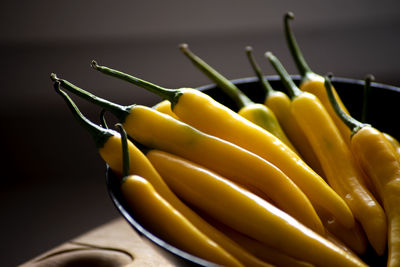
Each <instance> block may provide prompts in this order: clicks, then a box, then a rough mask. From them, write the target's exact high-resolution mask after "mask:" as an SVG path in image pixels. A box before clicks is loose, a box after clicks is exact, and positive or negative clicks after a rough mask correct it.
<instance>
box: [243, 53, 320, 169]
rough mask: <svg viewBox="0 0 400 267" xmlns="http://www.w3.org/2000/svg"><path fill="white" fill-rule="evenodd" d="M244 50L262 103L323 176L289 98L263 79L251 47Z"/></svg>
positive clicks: (307, 161) (308, 162) (306, 158)
mask: <svg viewBox="0 0 400 267" xmlns="http://www.w3.org/2000/svg"><path fill="white" fill-rule="evenodd" d="M246 51H247V57H248V59H249V61H250V63H251V66H252V68H253V70H254V72H255V73H256V75H257V77H258V80H259V81H260V85H261V87H262V88H263V89H264V91H265V100H264V104H265V105H266V106H267V107H269V108H270V109H271V110H272V111H273V112H274V114H275V115H276V117H277V119H278V121H279V123H280V125H281V126H282V129H283V131H284V132H285V133H286V135H287V136H288V137H289V140H290V141H291V142H292V143H293V145H294V147H295V148H296V150H297V151H298V152H299V153H300V156H301V157H302V159H303V160H304V161H305V162H306V163H307V164H308V165H309V166H310V167H311V168H312V169H313V170H314V171H315V172H316V173H318V174H319V175H320V176H321V177H324V172H323V170H322V167H321V164H320V163H319V160H318V157H317V156H316V155H315V152H314V150H313V149H312V147H311V145H310V142H309V141H308V139H307V137H306V136H305V135H304V133H303V130H301V128H300V126H299V125H298V124H297V122H296V120H295V119H294V117H293V115H292V113H291V111H290V98H289V97H288V95H287V94H285V93H284V92H282V91H277V90H274V89H273V88H272V86H271V84H270V83H269V82H268V80H266V79H264V76H263V74H262V72H261V69H260V67H259V66H258V64H257V62H256V60H255V59H254V57H253V55H252V51H253V49H252V47H250V46H248V47H247V48H246Z"/></svg>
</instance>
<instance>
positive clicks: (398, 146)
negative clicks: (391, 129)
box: [383, 133, 400, 156]
mask: <svg viewBox="0 0 400 267" xmlns="http://www.w3.org/2000/svg"><path fill="white" fill-rule="evenodd" d="M383 135H384V136H385V137H386V139H387V140H388V141H389V142H390V143H391V144H392V146H393V147H394V149H395V150H396V153H397V155H399V156H400V143H399V141H398V140H397V139H396V138H394V137H393V136H391V135H390V134H388V133H383Z"/></svg>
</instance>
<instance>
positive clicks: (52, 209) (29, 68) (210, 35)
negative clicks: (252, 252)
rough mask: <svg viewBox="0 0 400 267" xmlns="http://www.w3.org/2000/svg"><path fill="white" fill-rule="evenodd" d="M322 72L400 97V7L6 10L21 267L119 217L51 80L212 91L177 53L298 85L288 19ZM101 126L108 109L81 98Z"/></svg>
mask: <svg viewBox="0 0 400 267" xmlns="http://www.w3.org/2000/svg"><path fill="white" fill-rule="evenodd" d="M289 10H291V11H293V12H294V13H295V15H296V19H295V20H294V22H293V28H294V30H295V32H296V36H297V38H298V41H299V43H300V45H301V47H302V49H303V52H304V54H305V56H306V58H307V60H308V62H309V64H310V65H311V67H312V68H313V69H314V70H315V71H316V72H318V73H321V74H325V73H326V72H328V71H330V72H333V73H334V74H335V75H336V76H344V77H350V78H357V79H363V78H364V76H365V74H367V73H373V74H374V75H375V77H376V80H377V81H378V82H384V83H389V84H392V85H397V86H400V79H399V73H400V72H399V69H400V68H399V60H400V55H399V52H398V48H399V43H400V39H399V38H400V37H399V36H400V34H399V27H400V16H399V15H400V9H399V4H398V1H371V0H369V1H344V0H339V1H338V0H337V1H316V0H312V1H262V0H251V1H238V0H235V1H228V0H219V1H211V0H203V1H184V0H169V1H161V0H160V1H157V0H150V1H149V0H147V1H93V0H90V1H49V0H45V1H23V2H22V3H21V2H20V1H2V4H1V8H0V88H1V97H0V99H1V102H0V103H1V104H0V122H1V131H0V140H1V155H2V157H1V179H0V190H1V191H0V210H1V211H2V212H1V220H0V236H1V240H2V242H1V243H2V245H1V249H0V261H1V262H2V264H1V265H2V266H14V265H16V264H19V263H23V262H25V261H27V260H29V259H31V258H32V257H34V256H36V255H38V254H40V253H42V252H44V251H46V250H48V249H50V248H52V247H54V246H56V245H59V244H61V243H63V242H65V241H67V240H69V239H71V238H74V237H76V236H77V235H80V234H82V233H84V232H86V231H88V230H89V229H91V228H93V227H95V226H99V225H101V224H103V223H106V222H108V221H109V220H111V219H113V218H116V217H118V216H119V214H118V213H117V211H116V210H115V209H114V207H113V205H112V203H111V201H110V199H109V197H108V195H107V190H106V187H105V182H104V179H105V175H104V174H105V165H104V163H103V162H102V160H101V158H100V157H99V156H98V155H97V152H96V149H95V146H94V144H93V142H92V140H91V139H90V136H89V135H88V134H87V133H86V132H85V130H83V129H82V128H80V126H79V125H78V124H77V123H76V122H75V121H74V119H73V117H72V116H71V114H70V112H69V111H68V109H67V107H66V105H65V104H64V102H63V101H62V99H61V98H60V97H59V96H58V95H57V94H56V93H55V92H54V91H53V88H52V83H51V81H50V73H52V72H55V73H57V75H58V76H60V77H62V78H65V79H67V80H70V81H71V82H73V83H75V84H77V85H79V86H80V87H82V88H84V89H87V90H89V91H91V92H93V93H95V94H97V95H99V96H102V97H105V98H108V99H110V100H112V101H115V102H118V103H121V104H131V103H137V104H144V105H153V104H155V103H157V102H158V101H159V100H160V99H159V98H158V97H155V96H154V95H152V94H151V93H148V92H145V91H144V90H143V89H139V88H137V87H134V86H131V85H128V84H126V83H123V82H121V81H118V80H115V79H112V78H110V77H106V76H104V75H102V74H100V73H98V72H95V71H93V70H92V69H91V68H90V66H89V64H90V61H91V60H92V59H96V60H98V62H99V63H100V64H103V65H107V66H110V67H114V68H117V69H120V70H123V71H125V72H128V73H131V74H134V75H136V76H138V77H141V78H143V79H146V80H150V81H152V82H154V83H157V84H160V85H162V86H165V87H171V88H175V87H183V86H188V87H197V86H200V85H204V84H208V83H210V82H209V81H208V79H207V78H205V77H204V76H203V75H202V74H201V73H200V72H199V71H197V70H196V69H195V68H194V67H193V66H192V65H191V63H190V62H189V61H188V60H187V59H186V58H185V57H184V56H183V55H181V53H180V52H179V50H178V45H179V44H180V43H183V42H186V43H188V44H189V45H190V47H191V49H192V50H193V51H194V52H195V53H197V54H198V55H200V56H201V57H202V58H203V59H205V60H206V61H207V62H208V63H209V64H211V65H212V66H214V67H215V68H216V69H217V70H219V71H220V72H221V73H222V74H223V75H225V76H226V77H228V78H230V79H234V78H241V77H248V76H253V72H252V70H251V68H250V66H249V63H248V61H247V59H246V56H245V53H244V47H245V46H247V45H252V46H253V47H254V49H255V56H256V57H257V59H258V61H259V63H260V65H261V66H262V68H263V70H264V72H265V74H274V72H273V70H272V68H271V67H270V66H269V64H268V63H267V61H266V60H265V59H264V57H263V53H264V52H265V51H267V50H270V51H272V52H274V53H275V54H276V55H277V56H278V57H279V58H280V59H281V61H282V62H283V64H284V65H285V66H286V67H287V69H288V70H289V72H290V73H293V74H295V73H296V69H295V68H294V64H293V61H292V59H291V57H290V54H289V52H288V49H287V46H286V43H285V39H284V35H283V29H282V18H283V14H284V13H285V12H286V11H289ZM74 99H75V100H76V102H77V103H78V105H79V107H80V108H81V110H82V112H83V113H84V114H86V115H87V116H88V117H89V118H91V119H92V120H97V119H98V112H99V110H98V109H96V108H95V107H94V106H92V105H90V104H87V103H86V102H83V101H80V100H79V99H76V98H74Z"/></svg>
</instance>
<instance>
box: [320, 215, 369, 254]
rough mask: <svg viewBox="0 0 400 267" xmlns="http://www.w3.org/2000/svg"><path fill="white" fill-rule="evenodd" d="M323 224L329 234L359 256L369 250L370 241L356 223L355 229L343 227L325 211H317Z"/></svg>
mask: <svg viewBox="0 0 400 267" xmlns="http://www.w3.org/2000/svg"><path fill="white" fill-rule="evenodd" d="M317 213H318V215H319V217H320V218H321V221H322V223H323V224H324V226H325V229H326V231H327V232H328V233H331V234H332V235H333V236H335V237H337V238H338V239H339V240H340V241H341V242H343V243H344V244H345V245H346V246H347V247H349V248H350V249H351V250H352V251H354V252H355V253H357V254H358V255H362V254H364V253H365V252H366V250H367V245H368V241H367V238H366V236H365V233H364V230H363V229H362V228H361V226H360V224H359V223H358V222H356V223H355V224H354V227H351V228H346V227H343V226H342V225H341V224H340V223H339V222H338V221H337V219H336V218H335V217H333V216H332V215H331V214H329V213H327V212H326V211H324V210H317Z"/></svg>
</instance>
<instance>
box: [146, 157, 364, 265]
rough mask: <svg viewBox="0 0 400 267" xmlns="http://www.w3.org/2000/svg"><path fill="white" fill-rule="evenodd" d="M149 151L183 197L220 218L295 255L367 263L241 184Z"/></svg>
mask: <svg viewBox="0 0 400 267" xmlns="http://www.w3.org/2000/svg"><path fill="white" fill-rule="evenodd" d="M147 156H148V158H149V159H150V161H151V162H152V164H153V165H154V166H155V168H156V169H157V170H158V171H159V172H160V174H161V176H162V177H163V178H164V179H165V180H166V182H167V184H168V185H169V186H170V187H171V189H172V190H173V191H174V192H176V194H177V195H178V196H179V197H180V198H182V199H183V200H184V201H186V202H188V203H190V205H193V206H195V207H196V208H198V209H200V210H201V211H202V212H204V213H206V214H208V215H209V216H211V217H212V218H214V219H216V220H217V221H219V222H220V223H223V224H226V225H227V226H229V227H231V228H232V229H235V230H237V231H239V232H241V233H243V234H245V235H248V236H250V237H252V238H254V239H256V240H258V241H259V242H262V243H264V244H266V245H268V246H271V247H273V248H275V249H277V250H279V251H282V252H284V253H286V254H288V255H289V256H291V257H295V258H298V259H300V260H304V261H305V260H307V261H308V262H310V263H313V264H316V265H324V266H363V265H364V264H363V263H362V262H361V261H360V260H359V259H357V258H356V257H353V256H350V254H349V253H347V252H346V251H344V250H342V249H340V248H339V247H337V246H335V245H334V244H333V243H331V242H329V241H328V240H327V239H325V238H323V237H322V236H320V235H319V234H317V233H315V232H314V231H311V230H310V229H309V228H307V227H304V225H303V224H301V223H299V222H298V221H297V220H295V219H294V218H293V217H291V216H289V215H288V214H287V213H285V212H282V210H280V209H278V208H276V207H274V206H273V205H271V204H270V203H268V202H267V201H264V200H263V199H261V198H259V197H257V196H256V195H254V194H252V193H250V192H249V191H247V190H245V189H243V188H242V187H240V186H238V185H237V184H235V183H233V182H231V181H229V180H227V179H225V178H223V177H221V176H219V175H217V174H215V173H213V172H211V171H209V170H207V169H205V168H203V167H201V166H199V165H197V164H193V163H191V162H190V161H187V160H185V159H182V158H179V157H176V156H174V155H171V154H169V153H165V152H162V151H155V150H153V151H150V152H149V153H148V155H147ZM282 241H283V242H282Z"/></svg>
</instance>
